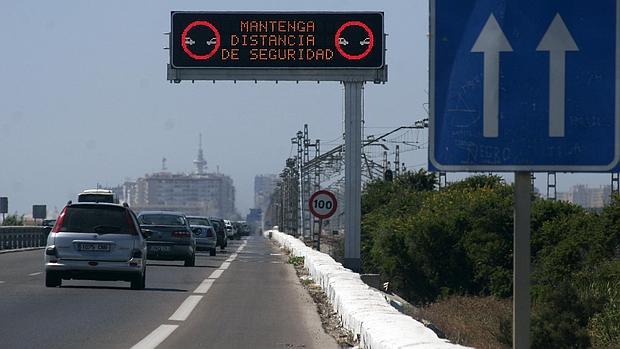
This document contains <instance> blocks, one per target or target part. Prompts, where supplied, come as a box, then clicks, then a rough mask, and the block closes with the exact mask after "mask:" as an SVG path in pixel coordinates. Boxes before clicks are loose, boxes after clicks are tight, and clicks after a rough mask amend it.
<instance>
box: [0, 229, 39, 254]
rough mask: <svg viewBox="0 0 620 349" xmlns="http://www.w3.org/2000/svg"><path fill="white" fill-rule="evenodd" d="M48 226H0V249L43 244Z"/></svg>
mask: <svg viewBox="0 0 620 349" xmlns="http://www.w3.org/2000/svg"><path fill="white" fill-rule="evenodd" d="M49 231H50V228H49V227H40V226H23V227H0V250H12V249H16V248H27V247H41V246H45V243H46V241H47V235H48V234H49Z"/></svg>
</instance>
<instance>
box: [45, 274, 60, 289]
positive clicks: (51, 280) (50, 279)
mask: <svg viewBox="0 0 620 349" xmlns="http://www.w3.org/2000/svg"><path fill="white" fill-rule="evenodd" d="M60 285H62V279H61V278H60V275H58V273H55V272H53V271H46V272H45V286H46V287H59V286H60Z"/></svg>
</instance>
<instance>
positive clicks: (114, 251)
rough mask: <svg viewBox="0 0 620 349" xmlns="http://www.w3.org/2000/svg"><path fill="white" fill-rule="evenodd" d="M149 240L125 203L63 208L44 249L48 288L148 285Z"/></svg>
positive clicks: (142, 287)
mask: <svg viewBox="0 0 620 349" xmlns="http://www.w3.org/2000/svg"><path fill="white" fill-rule="evenodd" d="M146 252H147V251H146V240H145V236H143V233H142V231H141V230H140V226H139V225H138V220H137V218H136V216H135V214H134V213H133V212H132V211H131V210H130V209H129V207H127V206H126V205H118V204H110V203H77V204H71V202H69V203H68V204H67V206H65V208H64V209H63V210H62V212H61V213H60V215H59V216H58V219H57V221H56V224H55V225H54V228H52V230H51V232H50V234H49V236H48V238H47V246H46V247H45V257H44V263H45V286H47V287H58V286H60V285H61V284H62V280H63V279H64V280H68V279H82V280H84V279H85V280H107V281H116V280H123V281H129V282H131V288H132V289H144V287H145V282H146Z"/></svg>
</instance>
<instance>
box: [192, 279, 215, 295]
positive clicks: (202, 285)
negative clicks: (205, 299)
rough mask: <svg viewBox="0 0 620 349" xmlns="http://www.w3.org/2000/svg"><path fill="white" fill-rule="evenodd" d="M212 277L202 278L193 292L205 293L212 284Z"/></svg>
mask: <svg viewBox="0 0 620 349" xmlns="http://www.w3.org/2000/svg"><path fill="white" fill-rule="evenodd" d="M214 281H215V280H213V279H204V280H203V281H202V283H200V285H199V286H198V287H197V288H196V289H195V290H194V293H203V294H204V293H207V292H209V289H210V288H211V286H213V282H214Z"/></svg>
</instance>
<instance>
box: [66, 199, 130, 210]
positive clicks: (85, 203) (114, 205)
mask: <svg viewBox="0 0 620 349" xmlns="http://www.w3.org/2000/svg"><path fill="white" fill-rule="evenodd" d="M67 206H68V207H75V206H110V207H120V208H126V209H129V207H128V206H124V205H121V204H115V203H111V202H92V201H83V202H73V203H70V204H67Z"/></svg>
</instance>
